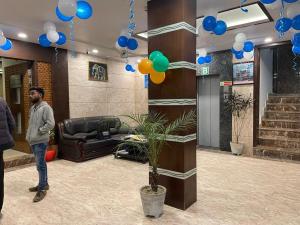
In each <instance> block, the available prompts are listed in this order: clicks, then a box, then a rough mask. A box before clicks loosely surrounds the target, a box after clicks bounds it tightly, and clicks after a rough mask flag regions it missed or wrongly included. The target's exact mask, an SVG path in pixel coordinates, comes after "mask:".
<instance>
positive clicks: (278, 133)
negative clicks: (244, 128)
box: [259, 127, 300, 138]
mask: <svg viewBox="0 0 300 225" xmlns="http://www.w3.org/2000/svg"><path fill="white" fill-rule="evenodd" d="M259 135H260V136H274V137H286V138H300V129H284V128H272V127H260V128H259Z"/></svg>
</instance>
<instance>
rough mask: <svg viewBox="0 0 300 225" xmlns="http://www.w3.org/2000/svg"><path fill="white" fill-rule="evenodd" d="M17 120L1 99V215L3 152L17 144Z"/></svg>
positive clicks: (0, 208)
mask: <svg viewBox="0 0 300 225" xmlns="http://www.w3.org/2000/svg"><path fill="white" fill-rule="evenodd" d="M14 128H15V120H14V117H13V116H12V114H11V111H10V109H9V107H8V106H7V104H6V102H5V101H4V99H3V98H0V213H1V210H2V206H3V199H4V161H3V151H4V150H7V149H10V148H12V147H13V146H14V145H15V142H14V140H13V137H12V133H13V130H14Z"/></svg>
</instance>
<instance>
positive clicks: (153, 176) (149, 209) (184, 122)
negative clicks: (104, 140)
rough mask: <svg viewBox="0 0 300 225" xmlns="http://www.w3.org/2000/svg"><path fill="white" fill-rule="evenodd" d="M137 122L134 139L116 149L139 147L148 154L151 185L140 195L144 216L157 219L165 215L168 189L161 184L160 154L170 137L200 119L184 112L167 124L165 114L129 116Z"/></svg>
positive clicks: (193, 125)
mask: <svg viewBox="0 0 300 225" xmlns="http://www.w3.org/2000/svg"><path fill="white" fill-rule="evenodd" d="M128 117H129V118H130V119H131V120H133V122H135V123H136V125H137V129H134V131H133V135H134V137H135V140H137V137H138V139H139V140H138V141H130V140H126V141H124V142H122V143H120V144H119V145H118V146H117V149H122V148H124V147H126V146H128V145H129V146H131V147H136V148H137V149H138V150H139V151H143V152H145V153H146V155H147V156H148V159H149V163H150V166H151V171H150V185H146V186H143V187H142V188H141V189H140V195H141V200H142V205H143V210H144V214H145V216H151V217H155V218H158V217H159V216H160V215H162V212H163V206H164V201H165V197H166V191H167V190H166V188H165V187H163V186H161V185H158V178H159V174H158V166H159V156H160V153H161V151H162V149H163V147H164V145H166V140H167V136H168V135H170V134H174V133H177V132H180V131H186V130H189V129H191V128H194V127H196V121H197V117H196V114H195V112H194V111H191V112H189V113H184V114H183V115H182V116H181V117H180V118H178V119H176V120H175V121H173V122H170V121H168V120H167V119H166V118H165V116H164V115H161V114H159V113H149V114H147V115H139V114H135V115H131V116H128Z"/></svg>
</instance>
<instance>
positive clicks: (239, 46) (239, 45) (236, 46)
mask: <svg viewBox="0 0 300 225" xmlns="http://www.w3.org/2000/svg"><path fill="white" fill-rule="evenodd" d="M243 48H244V42H234V44H233V49H234V50H236V51H241V50H243Z"/></svg>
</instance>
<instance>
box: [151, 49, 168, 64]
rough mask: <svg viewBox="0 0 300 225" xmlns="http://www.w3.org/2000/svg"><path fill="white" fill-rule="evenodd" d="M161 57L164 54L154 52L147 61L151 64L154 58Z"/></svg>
mask: <svg viewBox="0 0 300 225" xmlns="http://www.w3.org/2000/svg"><path fill="white" fill-rule="evenodd" d="M162 55H164V54H162V52H160V51H154V52H152V53H151V54H150V56H149V59H150V60H151V61H152V62H153V61H154V59H155V58H156V57H158V56H162Z"/></svg>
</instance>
